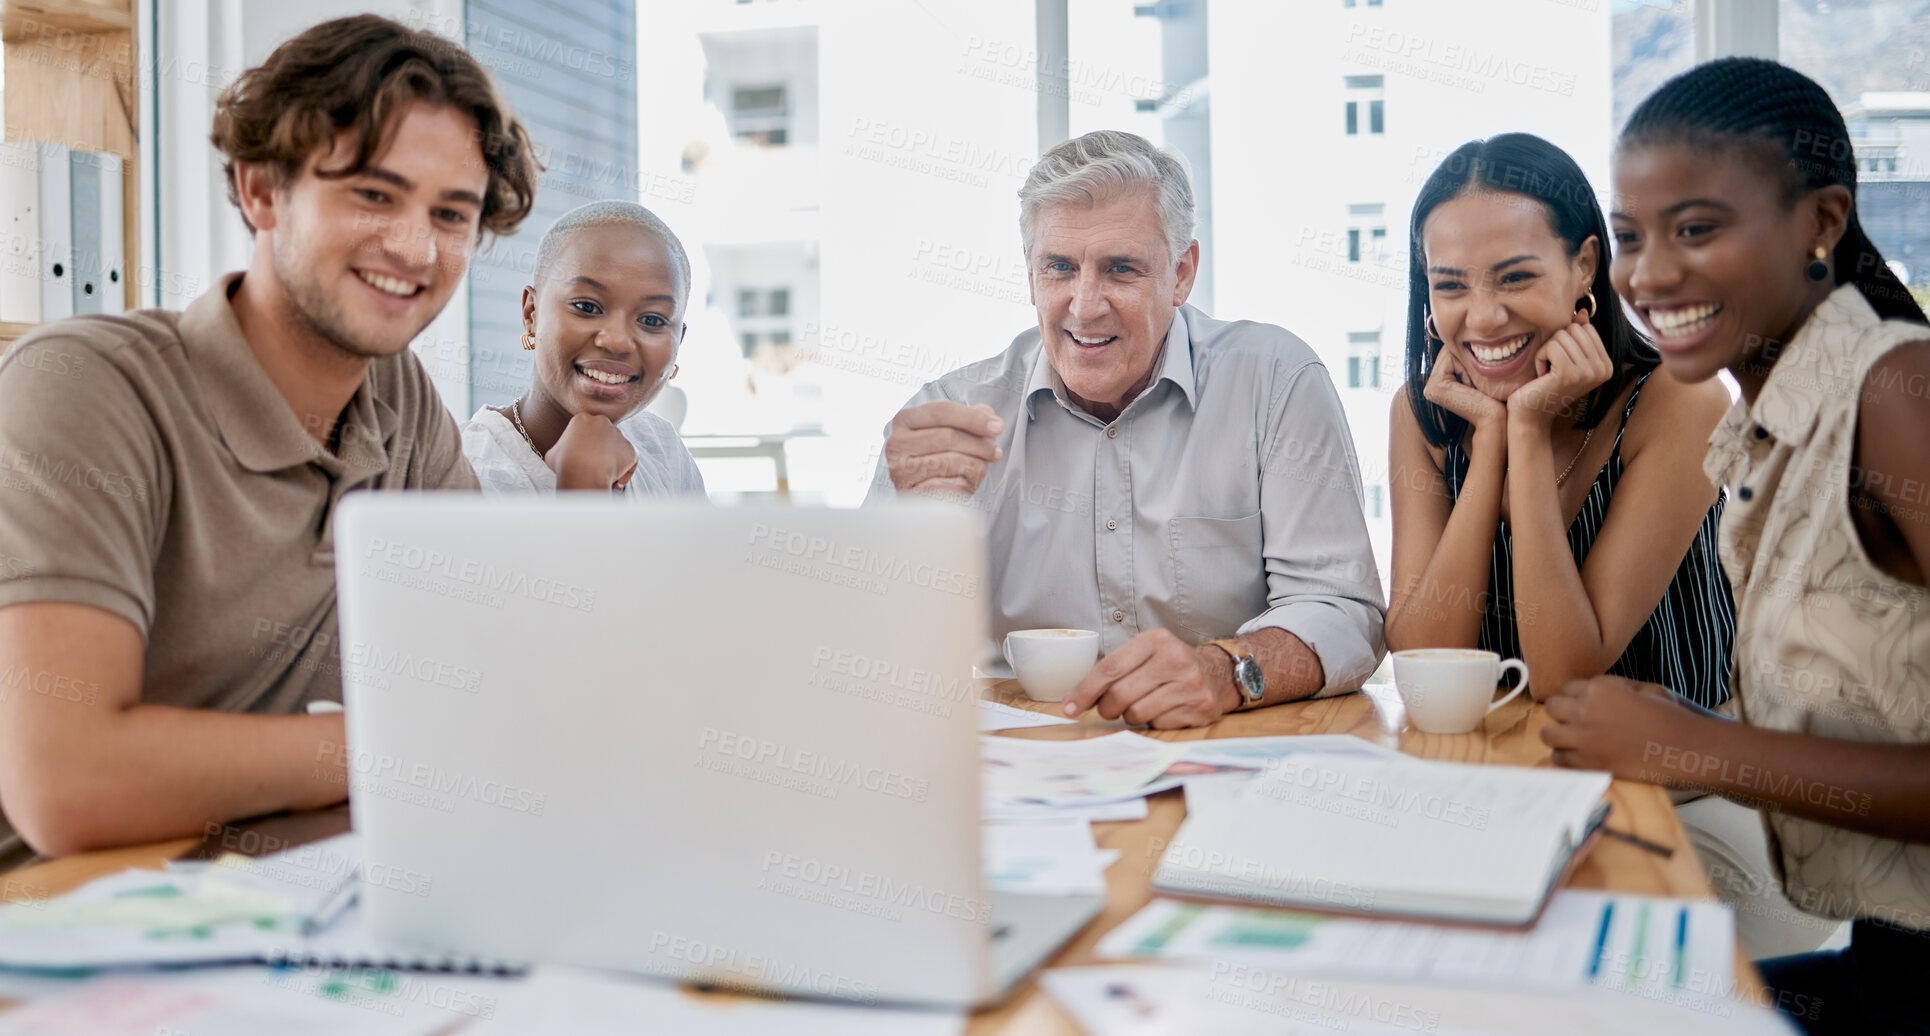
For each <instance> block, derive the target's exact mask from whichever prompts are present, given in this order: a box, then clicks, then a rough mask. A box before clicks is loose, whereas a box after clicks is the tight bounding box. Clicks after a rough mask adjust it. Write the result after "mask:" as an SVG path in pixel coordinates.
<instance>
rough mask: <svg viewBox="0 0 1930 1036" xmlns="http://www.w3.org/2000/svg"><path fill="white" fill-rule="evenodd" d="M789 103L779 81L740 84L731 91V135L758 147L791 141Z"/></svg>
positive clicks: (782, 144) (774, 145)
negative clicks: (762, 83) (776, 83)
mask: <svg viewBox="0 0 1930 1036" xmlns="http://www.w3.org/2000/svg"><path fill="white" fill-rule="evenodd" d="M790 122H791V111H790V105H789V104H788V103H787V99H786V97H785V90H784V87H783V86H782V85H778V86H739V87H733V88H732V89H731V92H730V132H731V136H733V137H736V138H737V139H738V140H741V141H743V142H745V143H746V144H755V145H757V146H758V147H783V146H784V145H785V144H787V143H789V142H790V136H791V134H790Z"/></svg>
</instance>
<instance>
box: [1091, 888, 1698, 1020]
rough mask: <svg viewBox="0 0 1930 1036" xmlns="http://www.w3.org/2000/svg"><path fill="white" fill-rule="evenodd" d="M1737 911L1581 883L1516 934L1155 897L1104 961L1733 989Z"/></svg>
mask: <svg viewBox="0 0 1930 1036" xmlns="http://www.w3.org/2000/svg"><path fill="white" fill-rule="evenodd" d="M1735 927H1736V922H1735V916H1734V914H1733V913H1731V911H1730V909H1729V907H1728V905H1726V904H1724V903H1720V902H1717V901H1715V900H1696V899H1670V898H1664V897H1657V896H1636V895H1624V894H1619V893H1611V892H1600V891H1590V890H1580V889H1566V890H1563V891H1560V892H1557V893H1555V895H1554V897H1553V898H1552V899H1550V900H1549V902H1548V909H1547V910H1545V911H1543V912H1542V915H1541V918H1540V919H1539V920H1538V921H1536V922H1535V926H1534V927H1533V928H1529V929H1525V930H1521V931H1500V930H1495V929H1483V928H1468V927H1455V926H1449V925H1432V924H1419V923H1413V922H1402V921H1379V920H1373V919H1365V918H1352V917H1334V916H1330V915H1323V914H1302V913H1294V912H1291V911H1285V910H1270V909H1264V908H1258V907H1233V906H1208V905H1202V904H1199V903H1186V902H1181V901H1179V900H1172V899H1155V900H1153V901H1152V902H1151V903H1149V904H1147V905H1146V907H1145V908H1144V909H1142V910H1140V911H1139V913H1137V914H1134V915H1133V916H1132V917H1130V918H1128V919H1127V920H1126V921H1125V923H1123V924H1121V925H1120V926H1119V927H1117V928H1115V929H1113V930H1112V931H1111V932H1108V933H1107V934H1106V937H1105V938H1104V939H1101V940H1100V941H1099V946H1098V955H1099V956H1100V957H1103V958H1111V959H1118V958H1132V957H1154V958H1161V959H1194V960H1205V961H1239V962H1242V963H1247V964H1252V965H1254V966H1256V967H1261V968H1265V969H1268V970H1273V971H1279V972H1282V973H1291V974H1295V975H1304V976H1309V977H1329V978H1358V979H1369V980H1375V981H1389V982H1416V983H1422V984H1427V985H1452V986H1457V987H1464V986H1465V987H1474V986H1488V987H1492V988H1494V989H1499V990H1512V989H1521V988H1524V987H1540V988H1547V989H1553V990H1574V989H1585V988H1589V987H1594V988H1600V989H1613V990H1618V991H1622V992H1628V993H1635V994H1638V995H1643V996H1655V997H1661V998H1667V999H1684V1000H1686V999H1690V998H1694V997H1710V998H1715V999H1721V998H1724V997H1727V996H1728V995H1729V994H1730V993H1731V992H1732V991H1733V988H1734V984H1735V964H1736V938H1735Z"/></svg>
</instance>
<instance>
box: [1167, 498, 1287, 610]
mask: <svg viewBox="0 0 1930 1036" xmlns="http://www.w3.org/2000/svg"><path fill="white" fill-rule="evenodd" d="M1166 543H1167V553H1168V556H1169V557H1170V558H1171V563H1172V566H1173V610H1174V612H1175V617H1176V618H1177V619H1178V621H1179V624H1180V625H1181V626H1183V627H1185V628H1186V629H1188V630H1190V631H1192V632H1193V633H1194V634H1196V635H1198V636H1200V637H1202V638H1214V637H1228V636H1232V635H1233V632H1234V631H1235V630H1237V629H1238V628H1239V627H1240V624H1241V623H1244V622H1246V621H1247V620H1248V619H1251V618H1253V617H1254V616H1255V615H1258V614H1260V613H1261V612H1262V611H1264V610H1265V609H1266V604H1267V572H1266V561H1265V558H1264V557H1263V556H1262V554H1261V546H1262V536H1261V528H1260V512H1258V511H1255V512H1253V513H1252V514H1249V515H1246V516H1244V517H1240V518H1171V519H1168V520H1167V522H1166Z"/></svg>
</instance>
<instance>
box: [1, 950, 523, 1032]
mask: <svg viewBox="0 0 1930 1036" xmlns="http://www.w3.org/2000/svg"><path fill="white" fill-rule="evenodd" d="M508 983H509V980H505V979H491V978H485V977H482V976H477V975H425V974H398V973H396V972H390V971H370V970H365V969H349V970H334V969H325V968H268V967H261V966H247V967H227V968H196V969H192V970H189V971H143V972H135V973H120V972H114V973H109V974H104V975H100V976H96V977H93V978H85V979H76V980H73V981H72V982H71V985H70V987H69V988H68V989H67V990H66V991H64V992H58V993H53V994H51V995H48V996H45V997H42V998H40V999H36V1000H34V1001H32V1002H31V1003H28V1004H25V1005H22V1006H20V1007H17V1008H15V1009H13V1010H11V1011H7V1012H5V1013H0V1036H49V1034H53V1033H59V1034H61V1036H166V1034H169V1033H179V1034H182V1036H190V1034H191V1036H263V1034H265V1033H273V1034H275V1036H337V1034H340V1033H355V1034H356V1036H430V1034H432V1033H442V1032H449V1031H451V1030H455V1031H463V1030H460V1029H457V1027H458V1026H461V1025H463V1024H465V1023H469V1022H473V1021H475V1020H476V1019H478V1018H487V1017H489V1016H490V1015H491V1014H494V1013H495V1010H496V1002H497V998H498V996H500V995H501V994H502V991H503V990H504V989H506V988H508Z"/></svg>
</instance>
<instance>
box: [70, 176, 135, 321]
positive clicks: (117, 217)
mask: <svg viewBox="0 0 1930 1036" xmlns="http://www.w3.org/2000/svg"><path fill="white" fill-rule="evenodd" d="M88 157H89V158H91V159H93V160H94V162H95V164H96V166H97V168H98V169H99V179H100V194H99V196H98V198H99V200H98V202H97V203H96V205H97V207H96V211H97V212H98V213H99V214H100V234H99V237H98V240H97V242H96V244H95V247H94V248H93V250H92V262H82V263H81V264H80V267H81V270H82V272H83V273H84V274H85V275H86V276H89V277H92V278H94V288H95V294H96V297H97V298H99V299H100V312H102V313H125V312H127V257H126V255H125V252H126V242H127V239H126V237H125V235H124V232H123V226H122V220H121V212H122V202H121V199H122V197H123V195H122V194H121V191H122V189H123V180H122V170H123V169H125V168H126V164H125V163H124V162H123V161H122V160H121V156H119V155H110V154H106V153H100V154H90V155H89V156H88ZM76 240H78V238H76Z"/></svg>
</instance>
